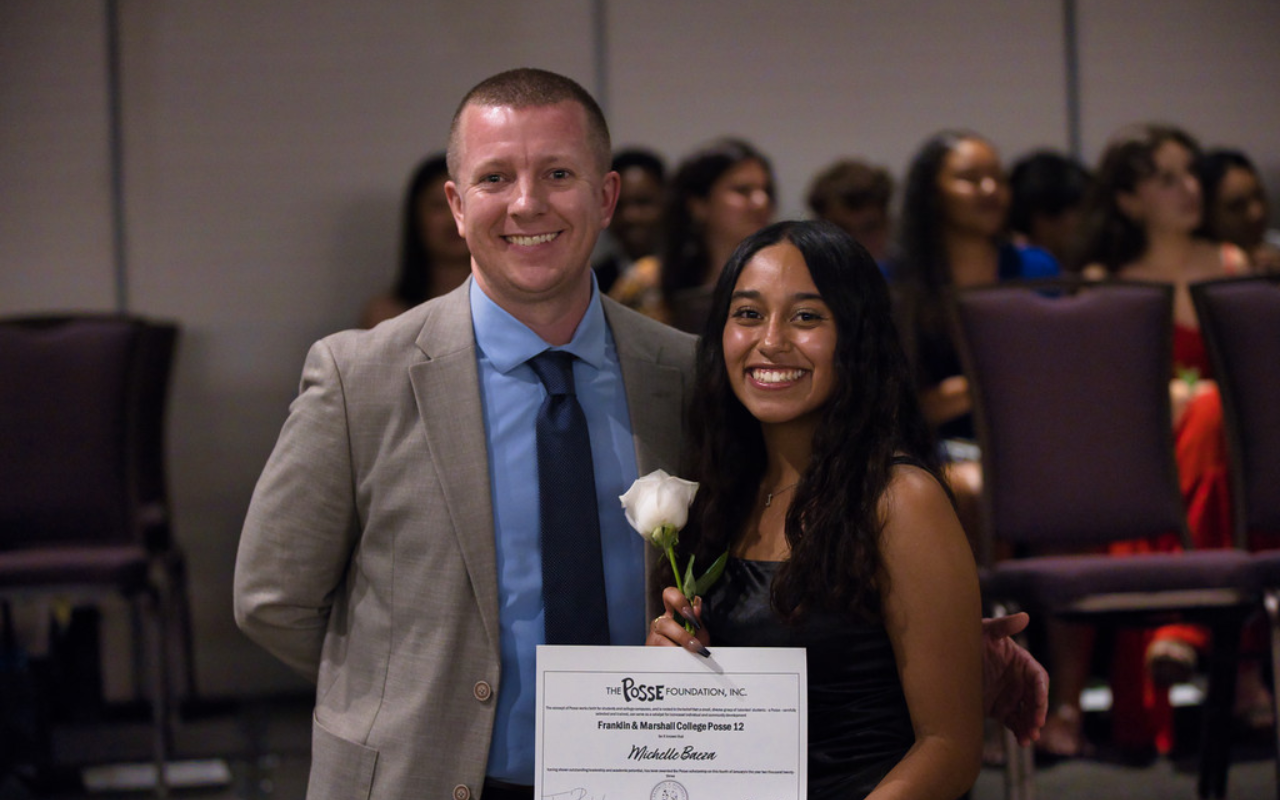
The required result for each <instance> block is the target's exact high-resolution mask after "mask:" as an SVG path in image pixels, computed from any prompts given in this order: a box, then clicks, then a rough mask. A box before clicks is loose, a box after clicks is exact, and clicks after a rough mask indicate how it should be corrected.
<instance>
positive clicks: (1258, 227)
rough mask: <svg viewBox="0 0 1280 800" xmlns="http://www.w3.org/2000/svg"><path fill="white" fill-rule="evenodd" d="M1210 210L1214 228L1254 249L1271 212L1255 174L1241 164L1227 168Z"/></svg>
mask: <svg viewBox="0 0 1280 800" xmlns="http://www.w3.org/2000/svg"><path fill="white" fill-rule="evenodd" d="M1209 213H1210V214H1212V215H1213V228H1214V230H1216V231H1217V232H1218V234H1219V235H1220V236H1221V237H1222V238H1223V239H1225V240H1226V241H1228V242H1231V243H1232V244H1237V245H1239V246H1240V247H1243V248H1244V249H1245V250H1253V249H1254V248H1255V247H1257V246H1258V245H1260V244H1262V239H1263V237H1264V236H1266V233H1267V218H1268V216H1269V214H1270V210H1269V209H1268V208H1267V194H1266V191H1265V190H1264V189H1263V188H1262V182H1261V181H1259V180H1258V176H1257V175H1254V174H1253V173H1252V172H1250V171H1249V170H1247V169H1245V168H1244V167H1230V168H1229V169H1227V172H1226V174H1225V175H1223V176H1222V183H1221V184H1219V186H1218V197H1217V200H1216V201H1215V202H1214V207H1213V208H1212V209H1209Z"/></svg>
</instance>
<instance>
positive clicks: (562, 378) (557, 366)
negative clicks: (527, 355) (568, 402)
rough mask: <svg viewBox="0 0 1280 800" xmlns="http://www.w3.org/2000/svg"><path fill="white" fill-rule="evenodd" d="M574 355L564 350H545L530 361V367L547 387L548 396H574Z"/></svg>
mask: <svg viewBox="0 0 1280 800" xmlns="http://www.w3.org/2000/svg"><path fill="white" fill-rule="evenodd" d="M574 358H575V356H574V355H573V353H566V352H564V351H563V350H545V351H543V352H541V353H539V354H538V355H536V356H534V357H533V358H531V359H529V366H531V367H533V371H534V372H535V373H537V375H538V380H540V381H542V385H543V386H544V387H546V390H547V394H550V395H561V394H574V389H573V360H574Z"/></svg>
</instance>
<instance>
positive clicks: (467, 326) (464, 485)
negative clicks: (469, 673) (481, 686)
mask: <svg viewBox="0 0 1280 800" xmlns="http://www.w3.org/2000/svg"><path fill="white" fill-rule="evenodd" d="M470 285H471V281H470V279H468V280H467V281H466V282H465V283H464V284H463V285H462V286H461V287H459V288H458V289H456V290H454V291H452V292H450V293H449V294H448V295H445V296H444V297H442V298H440V299H439V300H437V301H436V302H435V303H433V304H432V305H431V307H430V309H429V311H428V314H427V317H426V320H425V321H424V323H423V326H422V330H421V332H420V333H419V334H418V339H417V341H416V344H417V346H418V348H419V349H420V350H422V352H423V354H424V355H426V357H427V360H426V361H425V362H423V363H420V364H415V365H413V366H412V367H410V368H409V379H410V381H411V382H412V384H413V393H414V397H415V398H416V400H417V404H418V414H419V416H420V417H421V418H422V424H423V426H424V427H425V428H426V434H427V437H426V438H427V447H428V448H429V450H430V456H431V463H432V464H433V465H435V468H436V471H437V476H438V479H439V481H440V485H441V487H442V488H443V492H444V498H445V509H444V511H445V513H447V514H448V515H449V519H450V521H451V522H452V527H453V532H454V535H455V536H456V537H457V540H458V548H459V550H461V552H462V558H463V561H464V562H465V564H466V569H467V574H468V576H469V577H470V579H471V585H472V586H473V587H475V593H476V602H477V604H478V605H479V607H480V614H481V617H482V618H483V620H484V626H485V630H486V632H487V633H488V634H489V640H490V642H491V643H492V645H493V648H494V652H495V653H496V652H497V650H498V578H497V575H498V567H497V555H496V550H495V546H494V532H493V504H492V499H491V497H490V493H489V465H488V463H489V459H488V448H487V447H486V444H485V434H484V414H483V411H482V409H481V404H480V378H479V372H478V369H477V367H476V345H475V335H474V333H473V331H472V327H471V305H470V301H469V299H468V290H469V287H470Z"/></svg>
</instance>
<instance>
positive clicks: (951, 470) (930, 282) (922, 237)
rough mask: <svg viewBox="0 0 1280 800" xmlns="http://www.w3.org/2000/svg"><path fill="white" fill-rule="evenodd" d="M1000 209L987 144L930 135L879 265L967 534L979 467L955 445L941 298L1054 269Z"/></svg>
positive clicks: (1001, 179) (950, 362)
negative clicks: (1012, 229) (892, 242)
mask: <svg viewBox="0 0 1280 800" xmlns="http://www.w3.org/2000/svg"><path fill="white" fill-rule="evenodd" d="M1008 212H1009V184H1008V182H1007V180H1006V178H1005V173H1004V168H1003V167H1002V166H1001V163H1000V157H999V155H998V154H997V153H996V150H995V147H994V146H992V145H991V144H990V143H989V142H987V141H986V140H985V139H983V138H982V137H980V136H978V135H977V134H974V133H971V132H967V131H943V132H941V133H938V134H936V135H934V136H932V137H930V138H929V139H928V140H927V141H926V142H925V143H924V144H923V145H922V146H921V148H920V149H919V151H917V153H916V155H915V158H914V159H913V160H912V162H911V166H910V168H909V169H908V171H907V181H906V186H905V188H904V196H903V204H902V215H901V218H900V219H899V225H898V242H897V248H896V251H895V252H894V254H893V255H892V257H891V258H890V261H889V264H888V270H887V271H888V274H889V277H890V282H891V284H892V286H893V288H894V291H895V293H896V296H895V299H896V301H897V311H898V315H899V316H898V319H899V326H898V332H899V333H900V334H901V335H902V337H903V344H904V348H905V350H906V353H907V358H908V360H909V362H910V363H911V365H912V369H913V370H914V373H915V381H916V386H917V390H918V392H919V395H920V405H921V410H922V411H923V412H924V415H925V419H926V420H927V421H928V422H929V424H930V425H931V426H932V427H933V429H934V431H935V432H936V434H937V436H938V438H939V439H940V440H942V441H943V442H944V443H947V444H948V447H949V452H950V453H951V454H952V457H951V459H950V463H948V464H947V468H946V470H947V479H948V481H949V482H950V484H951V488H952V490H953V491H954V492H955V495H956V502H957V504H958V505H959V508H960V520H961V522H962V523H963V524H964V526H965V530H966V531H967V532H968V533H969V535H970V537H975V536H976V535H977V529H978V524H979V520H978V498H979V496H980V495H981V488H982V471H981V467H980V466H979V464H978V462H977V461H976V460H974V455H973V451H974V449H975V448H973V446H972V445H971V444H970V445H968V446H963V443H964V442H966V441H967V440H972V439H973V437H974V431H973V422H972V419H971V416H970V411H971V409H972V400H971V398H970V396H969V382H968V379H966V378H965V376H964V373H963V369H962V367H961V364H960V357H959V355H958V353H957V351H956V348H955V344H954V343H953V342H952V340H951V332H950V329H949V326H948V324H947V315H946V296H947V293H948V292H949V291H950V290H951V288H952V287H966V286H978V285H982V284H987V283H994V282H996V281H1000V280H1007V279H1010V278H1039V277H1048V276H1053V275H1056V274H1057V273H1058V265H1057V262H1055V261H1054V259H1053V257H1052V256H1051V255H1049V254H1048V253H1047V252H1045V251H1044V250H1041V249H1039V248H1037V247H1026V246H1018V245H1015V244H1014V243H1013V242H1011V241H1010V240H1009V239H1008V238H1007V236H1006V235H1005V224H1006V221H1007V217H1008Z"/></svg>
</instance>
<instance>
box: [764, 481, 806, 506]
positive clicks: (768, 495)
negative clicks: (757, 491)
mask: <svg viewBox="0 0 1280 800" xmlns="http://www.w3.org/2000/svg"><path fill="white" fill-rule="evenodd" d="M799 485H800V481H796V482H795V483H793V484H791V485H790V486H783V487H782V488H781V489H774V490H773V491H772V492H768V493H766V494H765V498H764V507H765V508H768V507H769V506H771V505H773V496H774V495H775V494H782V493H783V492H786V491H789V490H791V489H794V488H796V487H797V486H799Z"/></svg>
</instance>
